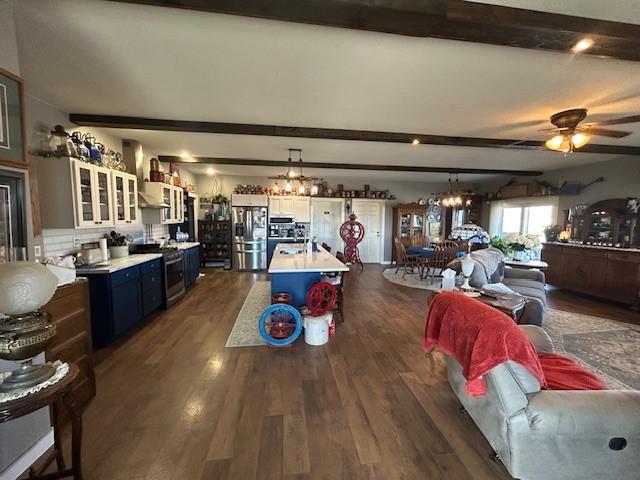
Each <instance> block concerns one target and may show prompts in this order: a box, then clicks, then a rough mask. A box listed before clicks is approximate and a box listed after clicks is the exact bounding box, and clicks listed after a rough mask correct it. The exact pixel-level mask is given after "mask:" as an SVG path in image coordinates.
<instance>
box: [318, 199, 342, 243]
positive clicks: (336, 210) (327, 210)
mask: <svg viewBox="0 0 640 480" xmlns="http://www.w3.org/2000/svg"><path fill="white" fill-rule="evenodd" d="M343 212H344V200H330V199H324V198H313V199H312V200H311V232H312V235H313V236H314V237H316V238H317V239H318V243H320V244H322V243H326V244H327V245H329V246H330V247H331V253H332V254H334V255H335V253H336V251H341V252H344V244H343V242H342V239H341V238H340V231H339V230H340V225H342V222H343V221H344V214H343Z"/></svg>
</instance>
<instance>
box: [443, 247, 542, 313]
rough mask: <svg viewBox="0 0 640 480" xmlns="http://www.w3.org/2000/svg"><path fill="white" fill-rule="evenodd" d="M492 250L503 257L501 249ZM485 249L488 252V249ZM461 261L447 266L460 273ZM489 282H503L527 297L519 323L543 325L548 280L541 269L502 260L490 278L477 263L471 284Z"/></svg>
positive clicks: (481, 284) (470, 279)
mask: <svg viewBox="0 0 640 480" xmlns="http://www.w3.org/2000/svg"><path fill="white" fill-rule="evenodd" d="M491 250H494V251H495V252H496V255H497V256H498V257H500V258H503V257H502V253H501V252H500V251H499V250H495V249H491ZM484 251H485V252H486V251H488V250H484ZM474 253H475V252H471V258H473V257H474ZM461 262H462V259H459V258H458V259H455V260H454V261H452V262H451V263H449V265H447V268H450V269H452V270H455V271H456V272H458V273H460V272H461V271H462V266H461ZM488 283H503V284H504V285H506V286H507V287H509V288H510V289H511V290H513V291H514V292H517V293H519V294H521V295H523V296H525V297H527V303H526V305H525V307H524V309H523V310H522V312H520V315H519V318H518V323H519V324H530V325H538V326H542V322H543V320H544V309H545V308H546V306H547V292H546V290H545V283H546V282H545V277H544V273H543V272H541V271H539V270H523V269H519V268H509V267H506V266H505V264H504V262H503V261H501V262H499V266H498V268H497V269H496V271H495V272H494V273H493V275H491V277H490V278H489V277H487V274H486V271H485V268H484V267H483V266H482V265H480V264H479V263H476V264H475V266H474V268H473V273H472V275H471V277H470V278H469V284H470V285H471V286H472V287H475V288H482V287H483V286H485V285H486V284H488Z"/></svg>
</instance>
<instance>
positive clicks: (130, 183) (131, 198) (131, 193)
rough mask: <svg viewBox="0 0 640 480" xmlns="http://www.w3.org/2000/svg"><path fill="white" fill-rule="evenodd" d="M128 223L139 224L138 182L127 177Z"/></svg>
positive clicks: (131, 177) (133, 178)
mask: <svg viewBox="0 0 640 480" xmlns="http://www.w3.org/2000/svg"><path fill="white" fill-rule="evenodd" d="M126 187H127V198H128V201H127V209H128V212H127V223H138V180H137V179H136V177H135V176H133V175H127V182H126Z"/></svg>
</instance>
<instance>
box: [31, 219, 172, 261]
mask: <svg viewBox="0 0 640 480" xmlns="http://www.w3.org/2000/svg"><path fill="white" fill-rule="evenodd" d="M112 230H115V231H116V232H118V233H121V234H123V235H131V236H132V237H133V242H134V243H141V242H144V241H145V240H149V239H154V240H160V239H161V238H167V239H168V238H169V226H168V225H118V226H114V227H103V228H80V229H73V228H56V229H51V228H45V229H43V230H42V246H43V250H44V256H45V257H57V256H64V255H68V254H70V253H74V252H75V251H76V250H78V249H79V248H80V245H81V244H83V243H88V242H97V241H98V240H100V239H101V238H103V237H104V235H105V234H108V233H109V232H111V231H112Z"/></svg>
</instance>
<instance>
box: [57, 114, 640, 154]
mask: <svg viewBox="0 0 640 480" xmlns="http://www.w3.org/2000/svg"><path fill="white" fill-rule="evenodd" d="M69 120H70V121H71V122H73V123H75V124H77V125H80V126H84V127H104V128H127V129H134V130H160V131H167V132H191V133H215V134H227V135H257V136H269V137H290V138H316V139H328V140H353V141H359V142H385V143H407V144H410V143H412V142H413V140H415V139H417V140H418V141H419V142H420V143H421V144H428V145H444V146H453V147H476V148H502V149H511V150H546V147H545V145H544V142H543V141H539V140H514V139H504V138H479V137H460V136H449V135H429V134H423V133H403V132H378V131H373V130H345V129H338V128H317V127H294V126H279V125H257V124H249V123H223V122H200V121H190V120H168V119H158V118H144V117H128V116H117V115H94V114H83V113H72V114H70V115H69ZM575 153H605V154H614V155H640V147H633V146H625V145H599V144H592V143H589V144H587V145H585V146H584V147H582V148H580V149H579V150H576V152H575Z"/></svg>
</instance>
